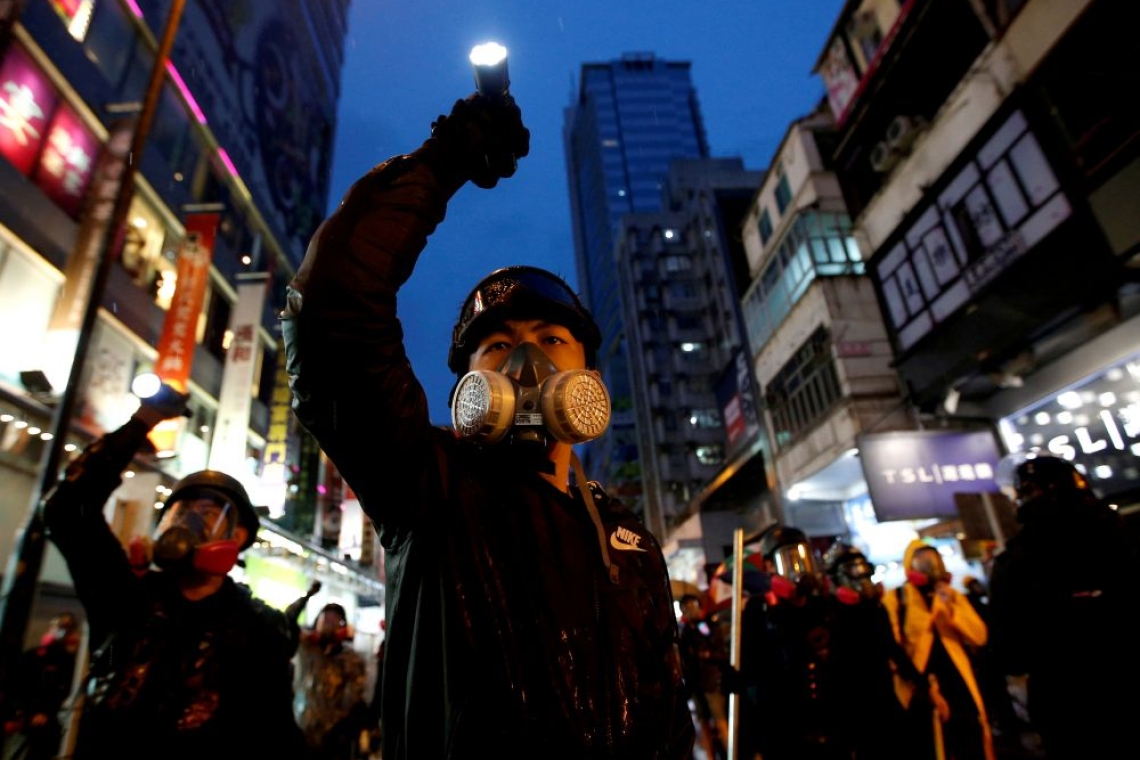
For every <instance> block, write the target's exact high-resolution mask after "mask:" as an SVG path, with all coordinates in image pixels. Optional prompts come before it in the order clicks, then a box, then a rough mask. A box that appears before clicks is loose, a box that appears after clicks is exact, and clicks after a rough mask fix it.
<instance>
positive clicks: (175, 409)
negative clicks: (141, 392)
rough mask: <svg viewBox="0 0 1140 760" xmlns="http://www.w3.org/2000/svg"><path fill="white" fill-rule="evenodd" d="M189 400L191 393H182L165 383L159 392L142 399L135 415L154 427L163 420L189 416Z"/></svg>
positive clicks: (149, 426)
mask: <svg viewBox="0 0 1140 760" xmlns="http://www.w3.org/2000/svg"><path fill="white" fill-rule="evenodd" d="M189 401H190V394H189V393H180V392H179V391H177V390H176V389H174V388H173V387H171V386H169V385H167V384H166V383H163V384H162V386H161V387H160V388H159V389H158V392H157V393H155V394H154V395H153V396H151V397H149V398H145V399H143V400H142V403H141V404H140V405H139V408H138V411H136V412H135V413H134V415H133V416H134V417H135V418H136V419H139V420H142V421H143V422H145V423H146V424H147V427H148V428H153V427H154V426H155V425H157V424H158V423H160V422H162V421H163V420H168V419H172V418H175V417H189V416H190V410H189V409H188V408H187V404H188V403H189Z"/></svg>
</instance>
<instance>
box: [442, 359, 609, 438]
mask: <svg viewBox="0 0 1140 760" xmlns="http://www.w3.org/2000/svg"><path fill="white" fill-rule="evenodd" d="M451 422H452V425H453V426H454V428H455V432H456V433H457V434H458V435H459V436H460V437H461V438H469V439H472V440H476V441H480V442H483V443H498V442H501V441H502V442H507V443H519V444H527V443H534V444H542V445H544V446H545V445H546V444H547V443H549V442H550V439H554V440H556V441H561V442H563V443H569V444H576V443H582V442H584V441H590V440H593V439H595V438H597V437H598V436H600V435H601V434H602V433H603V432H605V429H606V426H607V425H609V422H610V395H609V391H607V390H606V386H605V384H603V383H602V381H601V379H600V378H599V377H598V375H597V373H596V372H594V371H593V370H587V369H572V370H566V371H559V369H558V367H556V366H555V365H554V362H552V361H551V360H550V357H548V356H547V355H546V354H545V353H544V352H543V350H542V349H541V348H539V347H538V346H537V345H535V344H534V343H522V344H520V345H518V346H516V347H515V349H514V350H513V351H511V353H510V355H509V356H507V358H506V360H505V361H504V362H503V364H502V365H501V366H500V367H499V369H498V371H490V370H474V371H472V372H468V373H467V374H466V375H464V376H463V377H462V378H460V380H459V383H458V384H457V385H456V387H455V395H454V398H453V400H452V404H451Z"/></svg>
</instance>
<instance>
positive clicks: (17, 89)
mask: <svg viewBox="0 0 1140 760" xmlns="http://www.w3.org/2000/svg"><path fill="white" fill-rule="evenodd" d="M58 100H59V96H58V95H57V94H56V91H55V88H54V87H52V85H51V83H50V82H48V80H47V77H45V76H44V74H43V72H41V71H40V69H39V67H38V66H36V65H35V64H34V63H33V62H32V60H31V58H29V57H28V54H27V53H25V52H24V50H23V48H21V47H19V46H18V45H13V46H12V47H11V48H9V50H8V54H7V56H5V58H4V63H3V64H2V65H0V154H2V155H3V156H4V157H5V158H7V159H8V160H9V161H11V162H12V165H13V166H15V167H16V168H17V169H19V170H20V172H21V173H22V174H24V175H30V174H31V172H32V168H33V167H34V166H35V161H36V156H37V155H39V151H40V144H41V143H42V142H43V139H44V137H45V135H46V134H47V124H48V120H49V119H50V118H51V115H52V111H54V110H55V104H56V102H57V101H58Z"/></svg>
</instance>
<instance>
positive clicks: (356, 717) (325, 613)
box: [293, 602, 368, 760]
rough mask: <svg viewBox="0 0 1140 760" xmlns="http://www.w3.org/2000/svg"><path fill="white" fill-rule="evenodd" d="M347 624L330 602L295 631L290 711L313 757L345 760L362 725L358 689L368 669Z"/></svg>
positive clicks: (364, 714) (364, 709) (363, 706)
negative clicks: (297, 643) (305, 626)
mask: <svg viewBox="0 0 1140 760" xmlns="http://www.w3.org/2000/svg"><path fill="white" fill-rule="evenodd" d="M353 634H354V631H353V627H352V626H351V625H350V624H349V622H348V616H347V613H346V612H345V609H344V607H343V606H342V605H340V604H337V603H336V602H330V603H328V604H326V605H325V606H324V607H322V608H321V611H320V612H319V613H317V619H316V621H315V623H314V625H313V627H312V629H311V630H309V631H306V632H304V634H303V635H302V636H301V643H300V647H299V648H298V651H297V658H296V659H297V675H296V681H295V683H294V689H293V690H294V702H293V705H294V714H295V715H296V717H297V725H299V726H300V727H301V730H302V731H303V732H304V733H305V739H306V740H307V741H308V742H309V747H310V748H312V749H313V751H314V753H313V757H314V758H318V759H319V760H349V758H353V757H355V756H356V754H357V752H358V748H359V746H360V735H361V733H362V732H363V731H366V730H367V729H368V703H367V700H366V698H365V694H364V686H365V681H366V680H367V673H368V668H367V664H366V663H365V661H364V656H363V655H362V654H360V653H359V652H357V651H356V650H355V649H353V647H352V645H351V642H352V638H353Z"/></svg>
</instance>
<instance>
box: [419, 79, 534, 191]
mask: <svg viewBox="0 0 1140 760" xmlns="http://www.w3.org/2000/svg"><path fill="white" fill-rule="evenodd" d="M431 142H435V143H436V144H437V145H438V147H439V150H440V152H441V154H442V155H441V160H442V161H443V162H444V163H446V164H447V166H446V168H447V169H448V170H450V171H457V172H459V173H460V174H461V175H462V176H463V178H464V179H468V180H470V181H471V182H473V183H475V184H476V185H478V186H479V187H482V188H492V187H494V186H495V185H497V184H498V182H499V180H500V179H504V178H506V177H511V176H514V173H515V171H516V170H517V169H518V159H520V158H523V157H524V156H526V155H527V154H528V153H530V130H528V129H527V128H526V127H525V126H523V122H522V111H521V110H520V109H519V107H518V105H517V104H516V103H515V100H514V98H512V97H511V96H510V95H509V94H508V95H504V96H502V97H494V98H489V97H487V96H485V95H482V94H480V93H478V92H476V93H473V94H471V95H469V96H468V97H467V98H466V99H464V100H457V101H456V102H455V105H454V106H453V107H452V109H451V114H450V115H448V116H440V117H439V119H438V120H437V121H435V122H434V123H433V124H432V138H431V140H429V143H431Z"/></svg>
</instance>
